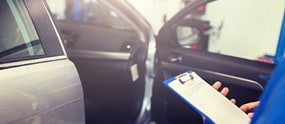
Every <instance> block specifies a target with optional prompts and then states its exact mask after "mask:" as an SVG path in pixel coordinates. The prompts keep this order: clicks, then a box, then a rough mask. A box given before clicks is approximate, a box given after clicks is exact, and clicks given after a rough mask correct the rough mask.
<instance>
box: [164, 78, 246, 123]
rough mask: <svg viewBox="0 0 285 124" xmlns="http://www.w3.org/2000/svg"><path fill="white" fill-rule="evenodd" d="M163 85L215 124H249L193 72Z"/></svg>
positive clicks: (166, 81) (241, 113)
mask: <svg viewBox="0 0 285 124" xmlns="http://www.w3.org/2000/svg"><path fill="white" fill-rule="evenodd" d="M164 84H165V85H166V86H167V87H168V88H170V89H171V90H173V91H174V92H175V93H176V94H177V95H178V96H180V97H181V98H182V99H184V101H186V102H187V103H188V104H189V105H190V106H191V107H194V109H195V110H196V111H198V112H199V113H200V114H202V115H204V116H205V117H206V118H209V119H210V120H212V121H213V122H214V123H216V124H249V122H250V118H249V117H248V116H247V115H246V114H245V113H244V112H242V111H241V110H240V109H239V108H238V107H237V106H236V105H234V104H233V103H231V102H230V100H228V99H227V98H226V97H225V96H223V95H222V94H221V93H219V92H218V91H217V90H216V89H214V88H213V87H212V86H211V85H209V84H208V83H207V82H205V81H204V80H203V79H202V78H201V77H200V76H199V75H197V74H196V73H195V72H186V73H183V74H181V75H178V76H177V77H175V78H174V79H172V80H171V79H170V80H165V81H164Z"/></svg>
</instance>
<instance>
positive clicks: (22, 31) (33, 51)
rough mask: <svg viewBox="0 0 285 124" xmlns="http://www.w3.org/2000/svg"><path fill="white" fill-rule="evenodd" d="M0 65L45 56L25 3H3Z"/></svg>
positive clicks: (0, 22)
mask: <svg viewBox="0 0 285 124" xmlns="http://www.w3.org/2000/svg"><path fill="white" fill-rule="evenodd" d="M0 6H1V12H0V16H1V17H3V18H1V20H0V27H1V30H0V32H1V33H0V63H3V62H8V61H18V60H23V59H29V58H31V57H35V56H39V55H44V54H45V53H44V49H43V47H42V44H41V42H40V40H39V37H38V34H37V32H36V29H35V28H34V26H33V23H32V21H31V18H30V16H29V14H28V11H27V10H26V8H25V7H23V6H24V3H23V1H12V0H10V1H8V0H7V1H1V4H0Z"/></svg>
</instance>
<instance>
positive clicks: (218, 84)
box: [212, 81, 236, 104]
mask: <svg viewBox="0 0 285 124" xmlns="http://www.w3.org/2000/svg"><path fill="white" fill-rule="evenodd" d="M221 86H222V83H221V82H220V81H217V82H215V83H214V84H213V85H212V87H214V88H215V89H216V90H219V89H220V87H221ZM229 92H230V89H229V88H228V87H224V88H223V89H222V90H221V91H220V93H221V94H222V95H224V96H227V95H228V94H229ZM230 101H231V102H232V103H233V104H235V103H236V100H235V99H230Z"/></svg>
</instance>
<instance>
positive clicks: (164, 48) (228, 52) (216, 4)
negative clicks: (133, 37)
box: [153, 0, 283, 124]
mask: <svg viewBox="0 0 285 124" xmlns="http://www.w3.org/2000/svg"><path fill="white" fill-rule="evenodd" d="M241 2H243V3H247V4H249V6H250V3H249V2H248V1H239V2H238V3H241ZM236 3H237V1H224V0H219V1H214V0H196V1H194V2H191V3H190V4H188V5H187V6H185V8H184V9H182V10H181V11H180V12H179V13H178V14H176V15H175V16H174V17H173V18H172V19H170V20H169V21H168V22H166V24H165V25H164V27H162V29H161V30H160V32H159V34H158V36H157V50H158V55H159V57H160V61H161V70H162V72H163V73H162V75H161V78H162V80H163V79H167V78H169V77H173V76H176V75H178V74H180V73H183V72H186V71H188V70H192V71H194V72H196V73H198V74H199V75H200V76H201V77H202V78H203V79H205V80H206V81H207V82H208V83H210V84H212V83H214V82H215V81H221V82H222V83H223V86H226V87H229V88H230V93H229V95H228V97H229V98H235V99H236V100H237V103H236V104H237V105H238V106H240V105H241V104H244V103H246V102H249V101H255V100H258V98H259V95H260V93H261V92H262V90H263V87H264V86H265V85H266V82H267V80H268V78H269V77H270V74H271V72H272V70H273V69H274V67H275V64H274V62H273V61H272V57H271V56H274V54H275V49H276V48H275V47H276V46H277V45H276V44H277V41H278V35H279V28H280V24H281V23H278V24H277V25H275V27H276V29H277V30H276V31H275V32H274V31H273V32H270V30H268V29H266V28H265V27H266V25H267V24H268V23H265V22H264V21H265V20H256V18H258V16H256V15H254V12H253V11H251V10H252V9H251V10H250V9H246V8H245V7H244V8H238V7H241V6H239V5H238V4H236ZM244 5H245V4H244ZM255 6H256V7H257V8H258V5H256V4H255ZM259 8H261V7H259ZM270 8H271V6H270V7H269V9H270ZM272 8H274V7H272ZM277 8H278V7H277ZM281 8H282V7H281ZM246 12H247V13H250V14H252V15H248V14H247V15H245V14H243V13H246ZM255 12H257V13H256V14H259V15H260V12H258V11H255ZM282 12H283V10H281V12H280V15H278V17H276V18H278V19H279V18H280V20H278V21H280V22H281V19H282ZM277 14H279V13H277ZM244 16H245V17H244ZM252 16H254V17H252ZM279 16H280V17H279ZM249 17H250V18H249ZM251 17H252V18H251ZM269 18H270V17H269ZM272 18H273V17H272ZM266 21H268V20H266ZM247 26H252V27H251V30H248V29H247V28H245V27H247ZM271 26H272V28H274V25H271ZM271 31H272V30H271ZM270 36H275V37H273V38H271V37H270ZM274 38H275V39H274ZM263 39H264V40H263ZM246 40H247V41H246ZM245 41H246V42H245ZM268 44H269V45H268ZM271 45H272V46H271ZM264 46H266V47H264ZM268 48H272V50H271V51H270V50H268ZM268 54H269V55H268ZM209 102H211V100H210V99H209ZM153 103H154V106H156V108H154V113H155V114H154V115H155V118H156V119H157V120H158V122H161V123H175V124H180V123H193V122H196V123H201V122H202V119H201V117H200V115H198V114H197V113H196V112H194V111H193V110H192V109H191V108H190V107H188V106H187V105H186V104H185V103H184V102H183V101H182V100H180V99H179V98H178V97H177V96H175V95H174V94H173V93H172V92H170V91H168V89H166V88H165V87H164V86H163V85H162V83H161V82H159V83H156V84H155V87H154V97H153Z"/></svg>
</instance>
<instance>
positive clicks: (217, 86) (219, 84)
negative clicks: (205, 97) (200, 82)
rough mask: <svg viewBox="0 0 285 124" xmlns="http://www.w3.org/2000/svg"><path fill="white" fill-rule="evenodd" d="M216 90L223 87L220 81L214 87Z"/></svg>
mask: <svg viewBox="0 0 285 124" xmlns="http://www.w3.org/2000/svg"><path fill="white" fill-rule="evenodd" d="M212 86H213V87H214V88H215V89H216V90H218V89H219V88H220V87H221V86H222V83H221V82H220V81H217V82H215V83H214V84H213V85H212Z"/></svg>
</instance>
